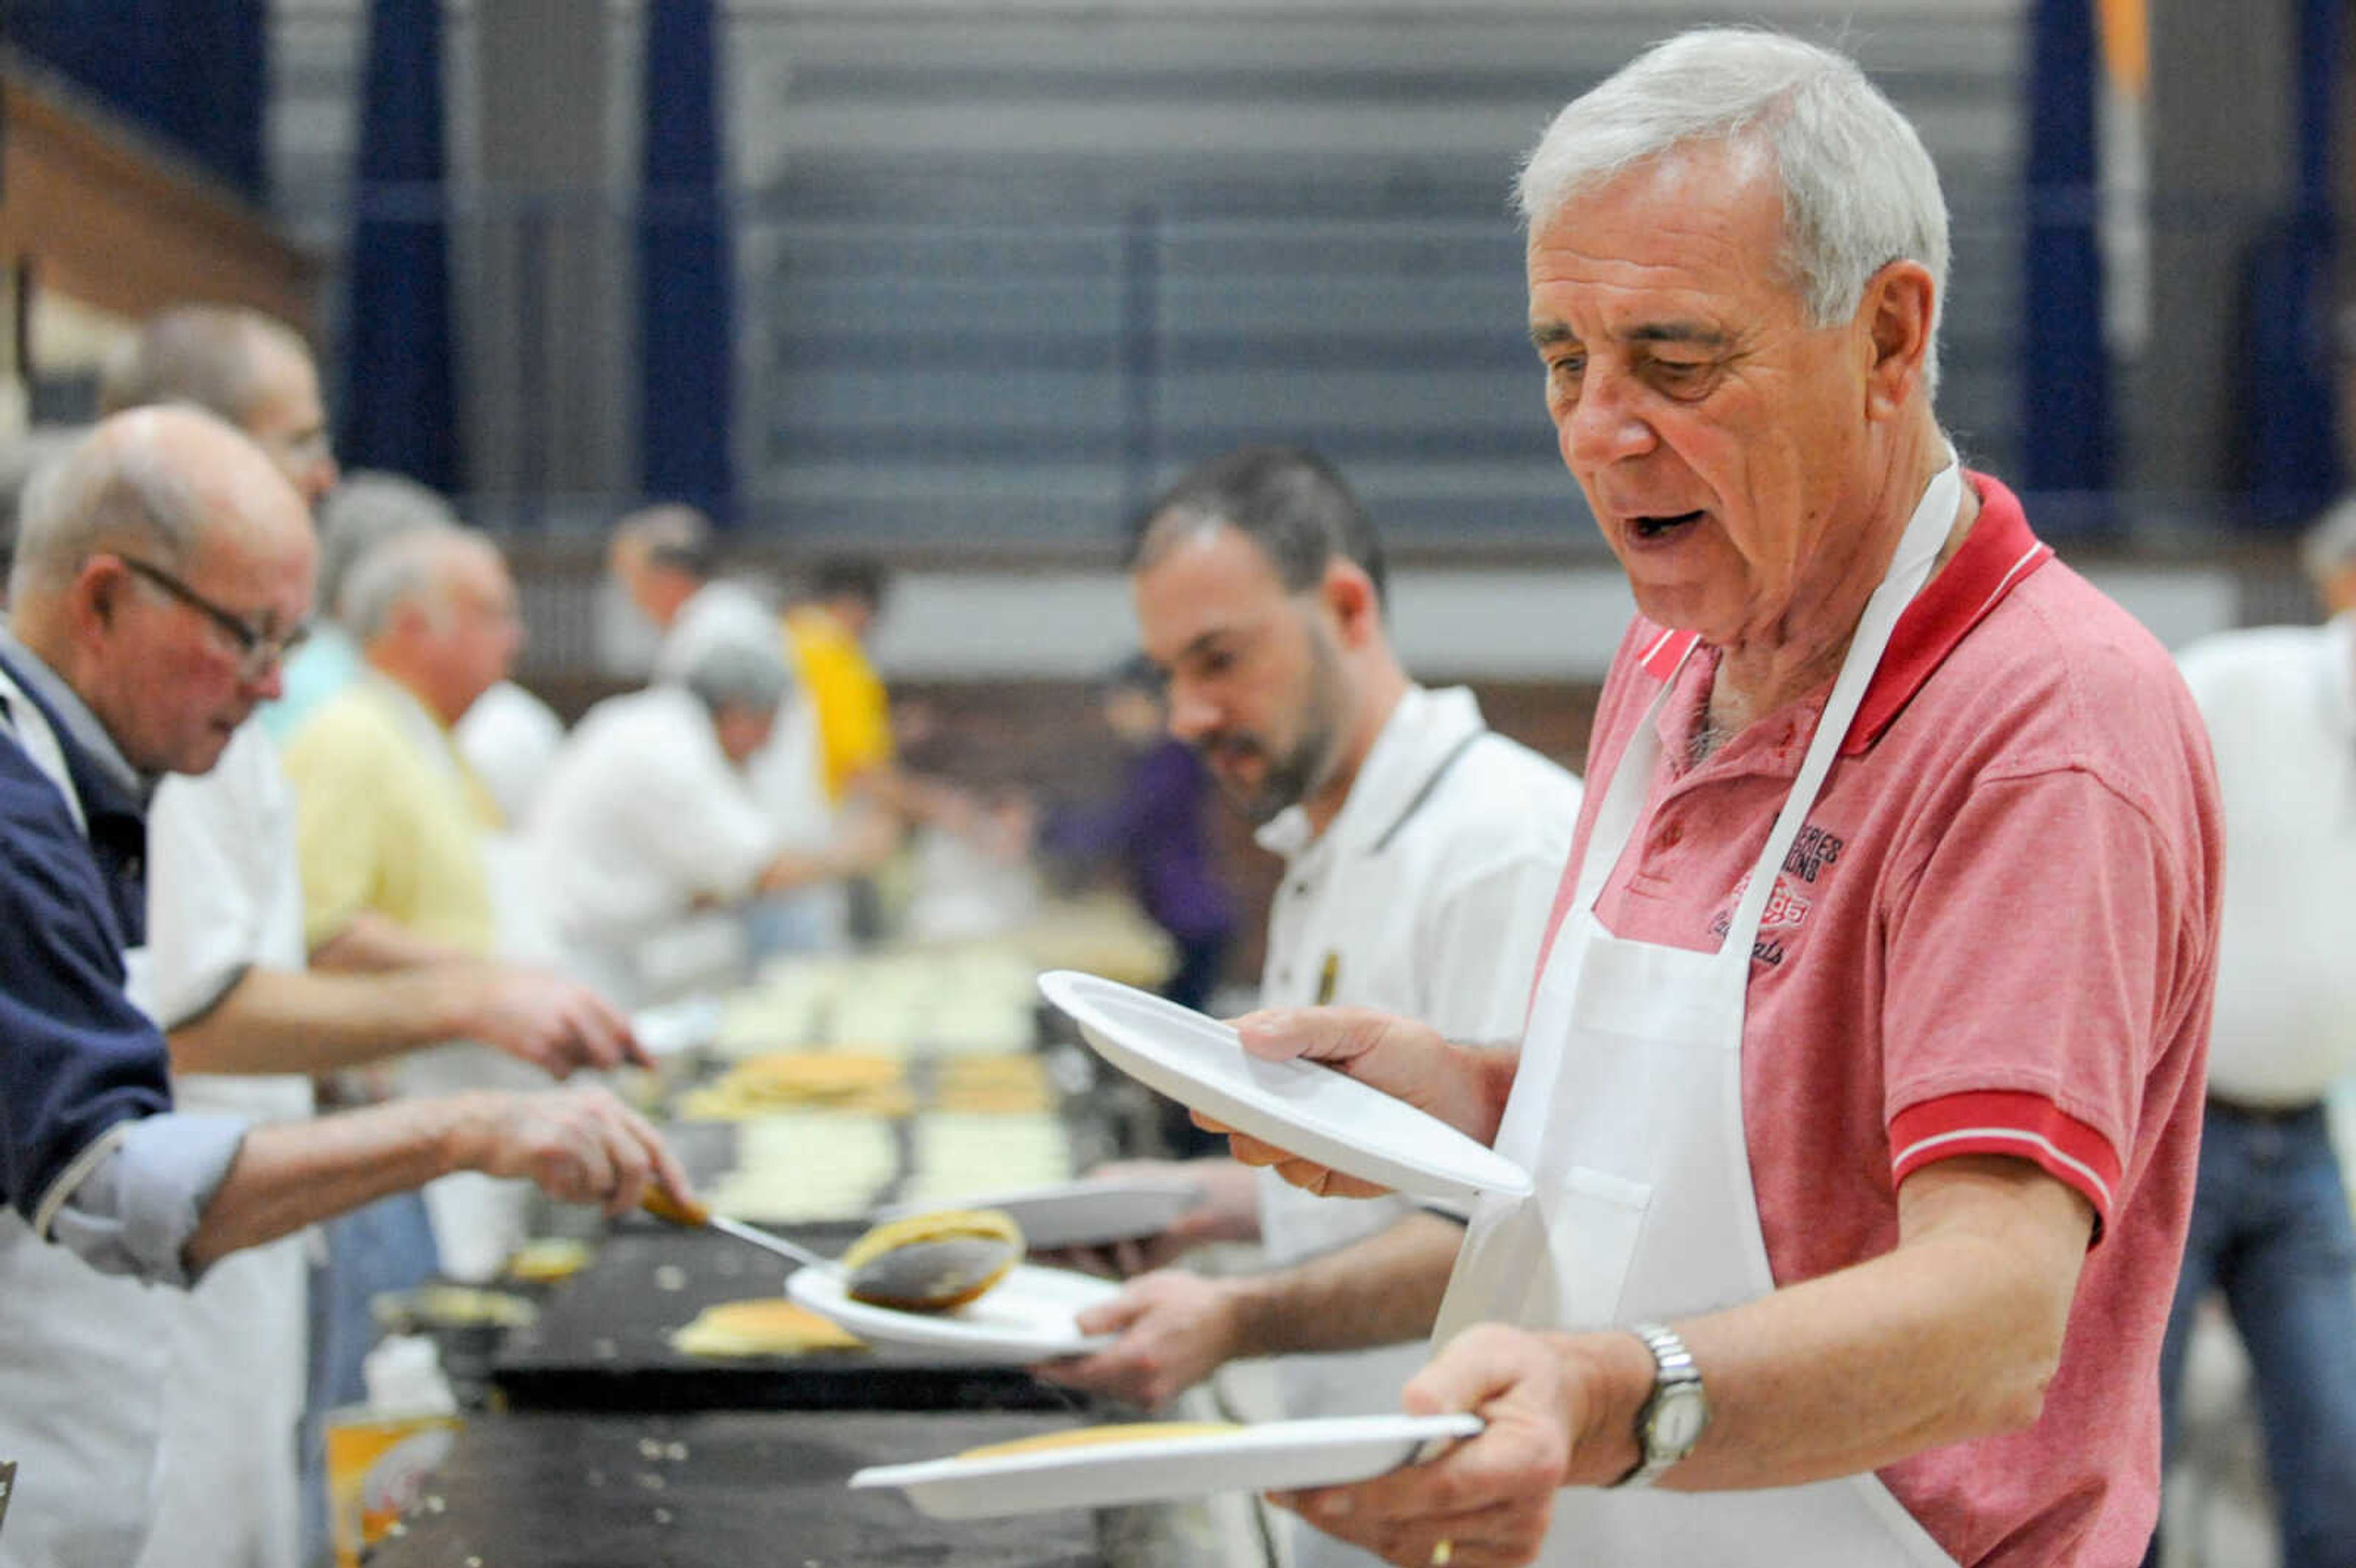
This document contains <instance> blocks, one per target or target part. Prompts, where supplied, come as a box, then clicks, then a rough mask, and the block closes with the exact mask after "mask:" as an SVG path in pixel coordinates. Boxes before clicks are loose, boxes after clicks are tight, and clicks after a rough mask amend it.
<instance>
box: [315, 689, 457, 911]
mask: <svg viewBox="0 0 2356 1568" xmlns="http://www.w3.org/2000/svg"><path fill="white" fill-rule="evenodd" d="M286 776H287V777H288V778H289V779H291V780H292V781H293V782H294V784H295V838H296V848H297V851H298V853H299V855H300V857H301V859H302V863H303V934H304V937H305V940H306V941H307V942H308V943H309V944H311V945H312V946H314V947H316V946H317V945H318V944H320V943H321V942H323V941H325V940H326V939H327V937H329V936H332V935H334V934H335V933H337V931H340V930H341V929H343V927H344V926H345V925H346V924H348V923H349V922H350V921H351V919H352V917H353V916H354V915H356V914H359V912H362V911H363V910H367V911H373V912H376V913H378V914H381V915H386V916H389V917H390V918H391V919H393V920H397V921H399V922H400V923H402V925H404V926H406V927H408V928H409V929H410V930H411V931H413V932H415V933H417V934H419V935H420V936H426V937H432V938H434V939H435V940H438V941H442V942H446V943H449V944H451V945H453V946H455V947H460V948H463V949H465V950H466V951H467V952H469V953H473V954H476V955H479V956H483V957H488V956H490V955H491V954H492V952H493V950H494V948H495V946H496V944H497V942H498V919H497V916H496V914H495V912H494V911H493V909H492V904H491V890H490V881H489V878H488V874H487V870H486V868H485V864H484V859H483V835H484V834H486V833H487V832H490V831H492V830H495V829H496V828H497V827H498V808H497V807H496V806H494V805H492V804H491V800H490V795H489V794H488V792H487V791H486V790H485V789H484V788H483V786H482V785H481V784H479V783H478V782H477V781H476V780H475V778H474V776H473V774H472V773H469V772H468V771H467V769H466V763H465V762H464V761H463V760H462V759H461V758H460V757H459V755H458V752H457V749H456V748H455V746H454V745H453V744H452V743H451V740H450V735H449V731H447V730H446V729H444V727H443V726H442V725H441V724H440V723H439V722H437V721H436V720H434V717H433V716H432V715H431V714H429V713H428V712H427V711H426V710H425V709H424V708H423V707H422V706H421V705H420V704H419V703H418V701H417V699H414V698H413V697H412V696H410V694H409V693H408V692H406V691H404V690H402V688H400V687H399V686H396V685H395V684H393V683H392V682H391V681H390V680H387V679H385V678H383V677H381V676H376V675H369V676H366V677H362V678H361V679H360V680H359V681H357V682H355V683H353V684H352V685H351V686H349V687H348V688H345V689H344V690H343V691H342V692H341V693H340V694H338V695H337V696H336V697H335V698H334V699H330V700H329V701H328V702H327V704H326V705H325V706H323V707H321V708H320V709H318V710H317V711H316V712H315V713H313V714H312V715H311V717H310V718H308V719H307V720H304V722H303V725H302V727H301V728H300V729H298V730H297V731H295V735H294V737H293V739H291V740H290V741H288V742H287V744H286Z"/></svg>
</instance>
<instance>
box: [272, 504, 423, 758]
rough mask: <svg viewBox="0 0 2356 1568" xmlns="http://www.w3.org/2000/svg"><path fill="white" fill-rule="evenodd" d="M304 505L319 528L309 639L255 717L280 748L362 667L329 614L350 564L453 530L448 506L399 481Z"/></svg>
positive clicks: (351, 641)
mask: <svg viewBox="0 0 2356 1568" xmlns="http://www.w3.org/2000/svg"><path fill="white" fill-rule="evenodd" d="M311 506H312V510H313V512H314V514H315V515H316V517H317V518H318V524H319V591H318V596H317V600H316V621H315V623H314V624H313V625H312V628H311V635H310V638H309V640H307V641H306V642H305V643H304V645H302V646H301V647H300V648H298V649H296V650H295V656H294V657H292V658H290V659H288V660H287V661H286V677H285V680H284V687H285V695H284V696H283V697H281V698H279V699H278V700H277V701H275V702H273V703H270V704H268V705H267V706H265V707H264V708H263V709H262V721H263V722H264V723H266V724H268V725H269V727H270V733H271V734H272V735H273V736H274V737H275V738H276V739H277V740H278V741H280V743H281V744H284V742H285V741H286V740H287V739H288V738H289V737H291V736H292V735H293V734H294V733H295V731H297V730H300V729H301V728H302V727H303V725H304V724H305V722H306V721H307V720H309V719H310V717H311V715H312V714H314V713H316V712H317V711H318V709H319V707H320V705H321V704H322V703H324V702H326V701H327V699H330V698H332V697H334V696H336V695H337V693H339V692H341V691H342V690H343V689H344V688H346V687H348V686H349V685H351V683H352V682H353V681H355V680H357V679H359V675H360V671H361V669H362V668H363V667H364V664H363V661H362V659H361V657H360V645H359V640H358V639H357V638H355V637H354V636H353V635H352V634H351V632H350V630H349V629H348V627H346V626H345V624H343V622H342V621H341V620H340V619H338V618H337V613H336V607H337V602H338V601H339V600H340V599H341V598H342V596H343V592H344V582H345V580H346V579H348V578H349V577H350V576H351V574H352V567H353V565H354V564H355V563H356V562H358V561H359V559H360V557H362V556H363V555H366V554H367V553H368V552H369V550H371V549H375V548H376V547H377V546H378V545H380V544H381V543H383V542H384V541H385V540H386V539H391V538H392V537H393V536H394V535H396V534H404V533H407V532H408V531H409V530H410V529H412V528H434V527H440V528H458V527H460V526H461V520H460V518H459V517H458V514H457V512H456V511H455V509H454V508H453V507H451V505H450V503H449V502H447V501H445V500H444V499H443V498H442V497H441V496H438V495H436V494H435V493H434V491H433V490H432V489H430V488H428V487H427V486H425V485H420V484H419V483H418V482H417V481H416V480H414V479H412V478H410V477H409V476H408V475H405V474H385V473H378V472H374V471H368V472H362V473H358V474H347V475H342V476H341V477H340V478H338V479H337V482H336V486H335V488H334V489H332V490H330V491H328V492H327V493H326V494H325V495H324V496H318V497H316V498H315V499H314V500H313V501H312V503H311Z"/></svg>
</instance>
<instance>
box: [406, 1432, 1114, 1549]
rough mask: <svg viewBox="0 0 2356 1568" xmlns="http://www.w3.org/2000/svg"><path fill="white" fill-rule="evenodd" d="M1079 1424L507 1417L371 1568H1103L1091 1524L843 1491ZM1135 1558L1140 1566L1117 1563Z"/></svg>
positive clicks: (446, 1476) (460, 1447) (475, 1435)
mask: <svg viewBox="0 0 2356 1568" xmlns="http://www.w3.org/2000/svg"><path fill="white" fill-rule="evenodd" d="M1071 1424H1073V1422H1072V1421H1071V1420H1070V1419H1069V1418H1068V1417H1057V1416H1044V1415H911V1414H901V1415H850V1414H806V1413H765V1414H754V1413H706V1414H699V1415H632V1416H587V1415H554V1414H549V1415H507V1416H489V1417H482V1418H478V1419H477V1420H475V1421H472V1422H470V1423H469V1424H467V1426H466V1430H465V1431H464V1432H462V1433H460V1434H459V1436H458V1440H457V1444H456V1446H455V1449H454V1450H453V1452H452V1454H451V1456H450V1458H449V1461H448V1462H447V1463H446V1464H445V1465H444V1467H443V1469H442V1471H441V1473H440V1475H439V1476H438V1477H435V1478H434V1480H433V1481H431V1482H429V1483H428V1485H427V1487H426V1490H425V1497H424V1500H423V1504H422V1505H421V1506H419V1507H417V1508H415V1509H412V1510H411V1512H410V1514H409V1517H408V1518H407V1519H406V1520H404V1521H403V1523H402V1526H401V1533H400V1534H399V1535H397V1536H395V1537H393V1538H392V1539H391V1540H388V1541H384V1542H382V1543H381V1544H380V1545H379V1546H378V1547H377V1548H376V1549H375V1550H374V1552H371V1553H370V1555H369V1559H368V1561H369V1568H462V1565H464V1568H663V1565H670V1564H678V1565H680V1568H688V1565H694V1568H722V1565H732V1568H733V1565H735V1564H746V1565H750V1564H756V1563H757V1564H775V1565H777V1568H932V1565H934V1564H954V1565H955V1568H1106V1565H1107V1564H1108V1562H1109V1561H1110V1559H1108V1556H1107V1555H1106V1552H1105V1549H1104V1548H1103V1547H1102V1546H1100V1545H1099V1541H1101V1540H1104V1539H1106V1538H1107V1531H1106V1529H1105V1527H1104V1524H1103V1523H1102V1522H1100V1521H1099V1520H1098V1518H1097V1517H1096V1516H1092V1515H1090V1514H1088V1513H1087V1512H1085V1511H1082V1510H1079V1509H1066V1510H1063V1511H1060V1512H1055V1513H1036V1514H1027V1515H1022V1516H1018V1517H1016V1518H1012V1519H996V1520H936V1519H930V1518H927V1517H926V1516H925V1515H924V1514H921V1513H919V1512H917V1511H916V1509H915V1508H914V1507H913V1506H912V1505H911V1504H910V1503H909V1502H908V1500H907V1499H905V1497H904V1496H902V1495H901V1494H900V1493H899V1492H898V1491H896V1490H893V1489H889V1488H885V1489H882V1490H876V1491H858V1492H854V1491H851V1489H849V1488H847V1487H845V1486H844V1485H843V1483H844V1482H845V1481H846V1480H848V1479H849V1478H850V1477H851V1472H853V1471H854V1470H858V1469H860V1468H862V1467H865V1466H869V1465H889V1464H901V1463H905V1462H908V1461H912V1460H917V1459H935V1458H939V1457H942V1456H945V1455H948V1454H954V1453H958V1452H961V1451H962V1450H964V1449H967V1448H970V1447H974V1446H976V1445H980V1444H984V1443H999V1442H1006V1441H1010V1440H1012V1439H1014V1438H1018V1437H1028V1436H1032V1435H1035V1434H1039V1433H1044V1432H1053V1431H1056V1430H1059V1429H1061V1428H1063V1427H1066V1426H1069V1425H1071ZM1120 1555H1121V1556H1122V1557H1123V1558H1127V1557H1128V1556H1129V1553H1128V1552H1121V1553H1120Z"/></svg>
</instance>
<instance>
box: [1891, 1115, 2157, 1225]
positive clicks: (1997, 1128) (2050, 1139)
mask: <svg viewBox="0 0 2356 1568" xmlns="http://www.w3.org/2000/svg"><path fill="white" fill-rule="evenodd" d="M1961 1154H2002V1155H2010V1156H2012V1157H2014V1158H2016V1159H2025V1160H2029V1161H2030V1162H2031V1163H2033V1164H2034V1165H2036V1166H2037V1168H2039V1169H2040V1170H2042V1171H2044V1172H2045V1174H2047V1175H2048V1176H2051V1177H2052V1178H2053V1179H2055V1180H2057V1181H2060V1182H2062V1183H2064V1184H2066V1185H2068V1186H2070V1187H2072V1188H2075V1189H2077V1190H2078V1191H2079V1192H2081V1193H2083V1194H2084V1195H2085V1199H2086V1201H2087V1202H2089V1203H2091V1204H2093V1205H2094V1232H2095V1234H2096V1235H2097V1236H2100V1235H2101V1234H2102V1232H2104V1231H2106V1230H2108V1229H2109V1228H2110V1221H2111V1202H2112V1200H2113V1198H2114V1197H2115V1195H2116V1193H2117V1192H2118V1189H2119V1169H2120V1166H2119V1157H2118V1152H2117V1151H2116V1150H2115V1149H2114V1148H2112V1147H2111V1143H2110V1140H2109V1139H2108V1138H2105V1137H2104V1136H2103V1135H2102V1134H2100V1133H2098V1132H2096V1131H2095V1130H2094V1128H2092V1127H2090V1126H2088V1125H2086V1124H2085V1123H2083V1122H2082V1121H2080V1120H2078V1118H2077V1117H2075V1116H2072V1115H2070V1114H2069V1113H2068V1112H2067V1111H2064V1110H2062V1109H2061V1107H2060V1106H2059V1105H2056V1104H2054V1103H2053V1102H2052V1101H2051V1100H2048V1099H2046V1098H2045V1097H2044V1096H2043V1095H2041V1094H2032V1093H2019V1092H2012V1091H2004V1092H1989V1093H1973V1094H1949V1095H1945V1096H1944V1097H1942V1098H1940V1099H1936V1100H1925V1101H1923V1102H1922V1103H1921V1104H1914V1105H1909V1106H1907V1107H1906V1109H1904V1110H1902V1111H1901V1112H1899V1113H1898V1115H1896V1116H1895V1117H1893V1118H1892V1119H1891V1120H1890V1185H1891V1186H1892V1187H1896V1186H1898V1185H1900V1184H1901V1183H1903V1182H1904V1181H1905V1179H1907V1178H1908V1177H1910V1176H1912V1175H1913V1174H1914V1173H1915V1172H1916V1171H1918V1170H1920V1169H1922V1168H1923V1167H1924V1166H1926V1165H1933V1164H1936V1163H1937V1162H1938V1161H1940V1160H1943V1159H1951V1158H1953V1157H1955V1156H1956V1155H1961Z"/></svg>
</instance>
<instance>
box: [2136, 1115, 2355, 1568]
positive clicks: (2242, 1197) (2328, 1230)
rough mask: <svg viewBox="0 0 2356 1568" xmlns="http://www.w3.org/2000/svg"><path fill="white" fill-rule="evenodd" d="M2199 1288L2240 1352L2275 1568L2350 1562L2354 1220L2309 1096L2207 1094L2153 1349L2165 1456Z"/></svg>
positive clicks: (2327, 1134) (2337, 1566)
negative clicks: (2172, 1274)
mask: <svg viewBox="0 0 2356 1568" xmlns="http://www.w3.org/2000/svg"><path fill="white" fill-rule="evenodd" d="M2212 1288H2213V1289H2217V1290H2222V1292H2224V1295H2225V1305H2226V1307H2228V1308H2229V1309H2230V1310H2231V1312H2232V1313H2233V1326H2234V1328H2236V1329H2237V1330H2238V1331H2239V1332H2240V1334H2241V1336H2242V1343H2243V1346H2244V1348H2245V1349H2247V1350H2248V1351H2249V1356H2250V1367H2251V1372H2252V1378H2253V1381H2254V1387H2255V1390H2256V1394H2257V1408H2258V1422H2259V1425H2260V1427H2261V1429H2262V1431H2263V1434H2264V1436H2265V1451H2266V1469H2267V1473H2268V1476H2269V1477H2270V1478H2271V1479H2272V1481H2273V1483H2274V1493H2275V1509H2276V1518H2277V1520H2279V1522H2280V1525H2281V1529H2282V1540H2283V1558H2282V1561H2283V1568H2347V1565H2348V1564H2350V1563H2356V1227H2351V1223H2350V1220H2349V1209H2348V1190H2347V1188H2346V1187H2345V1186H2344V1185H2343V1184H2342V1182H2341V1179H2340V1161H2339V1159H2338V1158H2337V1157H2335V1155H2334V1154H2333V1152H2332V1147H2331V1129H2330V1125H2329V1120H2328V1118H2327V1117H2326V1115H2325V1113H2324V1109H2323V1107H2322V1106H2321V1105H2317V1106H2314V1107H2313V1108H2311V1109H2309V1110H2306V1111H2301V1112H2297V1113H2295V1114H2290V1115H2265V1114H2253V1113H2248V1112H2244V1111H2238V1110H2235V1109H2234V1108H2233V1107H2232V1106H2230V1105H2225V1104H2220V1103H2219V1102H2217V1101H2215V1100H2211V1101H2210V1102H2209V1110H2208V1118H2207V1121H2206V1124H2205V1125H2204V1126H2203V1128H2202V1130H2201V1177H2200V1185H2199V1187H2198V1188H2197V1189H2195V1192H2194V1195H2193V1200H2192V1228H2191V1232H2190V1235H2189V1236H2188V1237H2187V1239H2186V1243H2185V1249H2184V1272H2183V1275H2181V1277H2180V1278H2179V1280H2178V1281H2177V1286H2176V1305H2175V1307H2174V1309H2173V1311H2172V1312H2171V1314H2170V1316H2169V1322H2168V1340H2167V1344H2166V1346H2165V1348H2164V1349H2162V1350H2161V1352H2160V1364H2159V1375H2160V1397H2161V1400H2162V1406H2161V1408H2162V1409H2163V1411H2164V1412H2165V1413H2166V1418H2167V1445H2168V1453H2169V1456H2171V1457H2173V1456H2174V1455H2175V1453H2176V1451H2177V1435H2176V1426H2177V1415H2176V1405H2177V1398H2178V1392H2179V1387H2180V1384H2181V1382H2182V1380H2183V1372H2184V1349H2185V1342H2186V1340H2187V1339H2189V1338H2190V1330H2191V1327H2192V1317H2193V1313H2194V1311H2195V1309H2197V1308H2198V1307H2200V1305H2201V1300H2202V1298H2203V1297H2205V1296H2207V1295H2208V1294H2209V1292H2210V1291H2211V1289H2212ZM2146 1561H2147V1562H2157V1561H2158V1543H2157V1542H2155V1543H2154V1546H2153V1555H2152V1556H2151V1557H2150V1558H2147V1560H2146Z"/></svg>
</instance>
